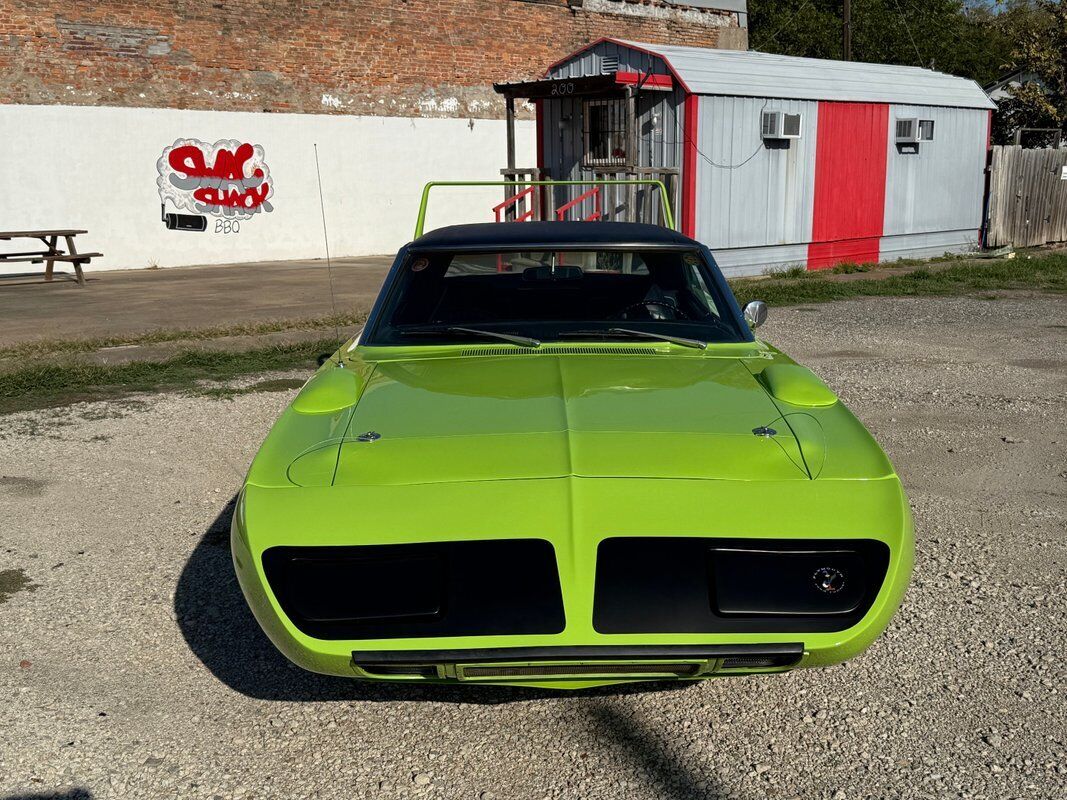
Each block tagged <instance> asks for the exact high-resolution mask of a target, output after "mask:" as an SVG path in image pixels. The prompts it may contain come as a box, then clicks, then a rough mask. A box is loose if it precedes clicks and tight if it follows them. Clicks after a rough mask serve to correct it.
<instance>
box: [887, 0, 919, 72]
mask: <svg viewBox="0 0 1067 800" xmlns="http://www.w3.org/2000/svg"><path fill="white" fill-rule="evenodd" d="M893 5H895V6H896V7H897V13H898V14H900V20H901V22H903V23H904V30H906V31H907V32H908V38H909V39H911V46H912V47H913V48H914V49H915V59H916V62H917V63H916V66H917V67H921V66H922V65H923V57H922V54H921V53H920V52H919V46H918V45H917V44H915V37H914V36H912V35H911V26H910V25H909V24H908V18H907V17H906V16H904V9H902V8H901V7H900V0H893Z"/></svg>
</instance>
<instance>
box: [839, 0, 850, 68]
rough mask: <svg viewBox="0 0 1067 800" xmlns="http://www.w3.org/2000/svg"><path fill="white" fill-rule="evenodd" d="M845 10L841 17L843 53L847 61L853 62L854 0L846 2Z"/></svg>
mask: <svg viewBox="0 0 1067 800" xmlns="http://www.w3.org/2000/svg"><path fill="white" fill-rule="evenodd" d="M844 2H845V9H844V13H843V14H842V15H841V52H842V53H843V54H844V58H845V61H851V60H852V0H844Z"/></svg>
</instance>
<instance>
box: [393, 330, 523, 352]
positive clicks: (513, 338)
mask: <svg viewBox="0 0 1067 800" xmlns="http://www.w3.org/2000/svg"><path fill="white" fill-rule="evenodd" d="M399 333H400V335H401V336H438V335H441V334H446V335H447V334H450V333H451V334H457V333H458V334H465V335H467V336H484V337H485V338H487V339H500V340H501V341H504V342H510V343H511V344H517V345H519V346H520V347H540V346H541V341H540V340H539V339H534V338H533V337H531V336H518V335H516V334H514V333H499V332H497V331H483V330H481V329H480V328H462V327H459V326H458V325H447V326H434V327H428V328H408V329H407V330H401V331H400V332H399Z"/></svg>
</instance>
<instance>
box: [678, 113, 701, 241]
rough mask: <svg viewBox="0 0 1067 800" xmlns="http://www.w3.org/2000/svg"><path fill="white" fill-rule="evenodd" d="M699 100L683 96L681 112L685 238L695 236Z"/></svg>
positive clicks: (683, 231)
mask: <svg viewBox="0 0 1067 800" xmlns="http://www.w3.org/2000/svg"><path fill="white" fill-rule="evenodd" d="M699 109H700V98H699V97H698V96H697V95H695V94H687V95H686V96H685V110H684V112H683V117H684V121H683V123H682V124H683V131H682V133H683V138H684V139H685V144H684V146H683V148H682V233H683V234H684V235H685V236H689V237H693V236H695V235H696V219H697V214H696V211H697V208H696V203H697V115H698V113H699Z"/></svg>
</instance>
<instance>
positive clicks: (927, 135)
mask: <svg viewBox="0 0 1067 800" xmlns="http://www.w3.org/2000/svg"><path fill="white" fill-rule="evenodd" d="M933 140H934V121H933V120H932V119H921V120H919V141H920V142H932V141H933Z"/></svg>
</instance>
